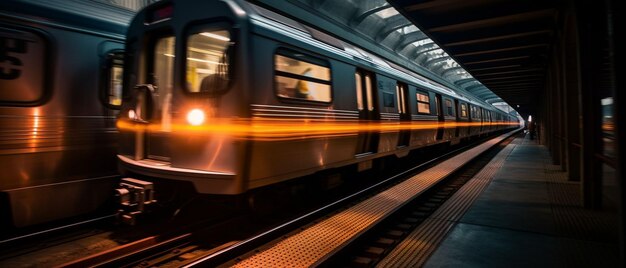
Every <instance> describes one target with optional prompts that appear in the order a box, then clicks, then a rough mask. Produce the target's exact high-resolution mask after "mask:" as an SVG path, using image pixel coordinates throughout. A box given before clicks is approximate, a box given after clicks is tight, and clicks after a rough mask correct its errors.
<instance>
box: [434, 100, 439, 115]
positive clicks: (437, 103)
mask: <svg viewBox="0 0 626 268" xmlns="http://www.w3.org/2000/svg"><path fill="white" fill-rule="evenodd" d="M439 98H440V97H436V98H435V113H436V114H437V116H439V109H440V108H439Z"/></svg>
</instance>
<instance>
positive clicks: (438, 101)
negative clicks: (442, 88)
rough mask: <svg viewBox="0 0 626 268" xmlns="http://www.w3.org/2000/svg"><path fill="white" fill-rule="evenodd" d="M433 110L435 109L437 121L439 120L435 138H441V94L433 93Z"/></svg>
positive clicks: (442, 120)
mask: <svg viewBox="0 0 626 268" xmlns="http://www.w3.org/2000/svg"><path fill="white" fill-rule="evenodd" d="M435 111H437V121H438V122H439V127H438V128H437V140H442V139H443V123H444V119H443V108H442V106H441V95H440V94H437V95H435Z"/></svg>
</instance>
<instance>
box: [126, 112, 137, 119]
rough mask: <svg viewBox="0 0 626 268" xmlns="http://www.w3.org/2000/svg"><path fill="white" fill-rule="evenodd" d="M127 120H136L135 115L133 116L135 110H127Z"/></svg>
mask: <svg viewBox="0 0 626 268" xmlns="http://www.w3.org/2000/svg"><path fill="white" fill-rule="evenodd" d="M128 118H130V119H137V115H136V114H135V110H128Z"/></svg>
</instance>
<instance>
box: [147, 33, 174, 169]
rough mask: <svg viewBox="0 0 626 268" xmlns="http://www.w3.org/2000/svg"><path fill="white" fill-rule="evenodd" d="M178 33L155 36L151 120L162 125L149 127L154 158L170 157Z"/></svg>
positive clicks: (150, 151) (149, 151)
mask: <svg viewBox="0 0 626 268" xmlns="http://www.w3.org/2000/svg"><path fill="white" fill-rule="evenodd" d="M174 40H175V39H174V36H162V37H160V38H157V39H156V40H155V45H154V50H153V54H152V60H151V65H150V67H149V70H150V71H149V72H150V75H149V76H148V79H149V80H151V81H150V83H151V84H152V85H153V87H154V88H153V89H154V90H153V92H151V96H150V97H151V98H152V99H151V102H152V109H151V115H150V118H149V119H148V121H149V122H150V123H151V125H154V126H158V127H156V128H149V130H147V131H146V141H145V142H146V149H145V150H146V151H145V157H146V158H149V159H154V160H161V161H169V160H170V157H169V156H170V150H169V146H168V145H169V132H170V131H171V130H170V128H171V127H170V126H171V122H170V121H171V116H170V114H171V113H170V110H171V107H170V105H171V100H172V88H173V87H174V81H173V79H174V57H172V56H171V55H174V54H175V52H174V44H175V41H174Z"/></svg>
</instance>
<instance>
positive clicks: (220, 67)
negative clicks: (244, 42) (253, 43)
mask: <svg viewBox="0 0 626 268" xmlns="http://www.w3.org/2000/svg"><path fill="white" fill-rule="evenodd" d="M230 45H231V38H230V32H229V31H227V30H224V29H216V30H206V31H201V32H197V33H194V34H191V35H189V37H188V38H187V90H188V91H189V92H209V91H222V90H225V89H226V88H227V86H228V81H229V77H230V74H229V72H230V68H229V67H230V60H229V53H228V51H229V50H228V48H229V47H230Z"/></svg>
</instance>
